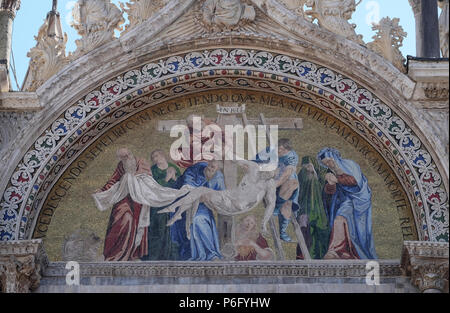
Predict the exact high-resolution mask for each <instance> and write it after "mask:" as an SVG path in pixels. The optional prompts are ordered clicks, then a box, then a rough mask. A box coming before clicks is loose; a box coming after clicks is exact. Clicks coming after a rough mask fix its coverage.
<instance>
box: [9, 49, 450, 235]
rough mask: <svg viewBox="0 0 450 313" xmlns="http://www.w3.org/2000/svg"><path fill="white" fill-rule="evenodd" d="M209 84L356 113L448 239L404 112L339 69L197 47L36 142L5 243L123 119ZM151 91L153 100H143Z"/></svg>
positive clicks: (144, 71) (27, 230) (74, 109)
mask: <svg viewBox="0 0 450 313" xmlns="http://www.w3.org/2000/svg"><path fill="white" fill-rule="evenodd" d="M280 82H281V85H280V86H279V84H280ZM208 88H250V89H255V90H264V91H267V92H273V93H279V94H282V95H286V96H289V97H295V98H298V99H302V100H304V101H310V100H308V99H310V98H311V97H313V95H312V94H314V95H315V96H314V97H316V96H318V97H324V99H326V101H322V102H321V103H323V104H324V105H325V104H327V105H328V103H329V102H330V101H331V102H332V103H333V105H335V106H336V107H337V108H339V110H343V111H345V112H343V113H342V114H345V115H349V116H352V117H353V118H354V120H355V123H356V122H357V123H356V124H355V125H353V124H352V125H351V127H352V128H353V129H354V130H355V131H357V132H358V133H360V134H361V135H362V136H363V137H364V138H367V140H368V141H369V142H372V143H373V145H374V147H377V148H376V149H378V150H379V151H380V153H381V154H382V155H385V156H386V160H387V161H388V163H390V164H391V166H392V168H393V169H394V171H395V172H396V174H397V177H398V178H399V180H400V181H401V182H402V184H403V186H404V187H405V190H406V191H407V193H408V194H409V195H408V196H409V198H410V199H411V204H412V206H413V209H414V211H415V216H416V223H417V227H418V231H419V238H420V240H425V241H428V240H435V241H448V196H447V193H446V191H445V190H444V189H443V187H442V177H441V175H440V173H439V171H438V170H437V169H436V165H435V163H434V161H433V159H432V157H431V155H430V154H429V153H428V151H427V150H426V148H425V147H424V145H423V144H422V143H421V141H420V139H419V138H418V137H417V136H416V135H415V134H414V133H413V131H412V130H411V129H410V127H409V126H408V124H407V123H406V122H405V121H404V120H402V118H401V117H400V116H398V115H397V114H396V113H395V112H393V111H392V109H391V108H390V107H388V106H387V105H386V104H384V103H383V102H382V101H381V100H380V99H378V98H377V97H376V96H375V95H373V94H372V93H371V92H370V91H369V90H367V89H365V88H364V87H361V86H360V85H358V84H357V83H355V82H354V81H353V80H351V79H350V78H347V77H345V76H343V75H341V74H339V73H336V72H334V71H333V70H331V69H328V68H325V67H322V66H320V65H317V64H314V63H311V62H309V61H304V60H299V59H296V58H292V57H290V56H288V55H283V54H274V53H273V52H267V51H253V50H246V49H231V50H224V49H217V50H205V51H196V52H189V53H185V54H179V55H176V56H171V57H168V58H163V59H159V60H155V61H154V62H152V63H149V64H146V65H145V66H143V67H140V68H136V69H134V70H131V71H128V72H126V73H124V74H123V75H121V76H119V77H117V78H116V79H114V80H111V81H109V82H107V83H104V84H103V85H102V86H101V87H100V88H98V89H95V90H92V91H91V92H89V93H88V94H87V95H86V96H85V97H83V98H81V99H80V100H79V101H78V102H77V103H75V104H73V105H72V106H70V107H68V108H66V109H65V110H64V112H63V113H62V114H61V115H60V116H59V117H58V118H55V120H54V122H53V124H52V125H51V126H50V127H49V128H48V129H47V130H46V131H45V132H43V133H42V134H41V135H40V136H39V137H37V139H36V141H35V142H34V144H32V145H30V148H29V150H28V152H26V153H25V154H24V155H23V158H22V160H21V162H20V163H19V164H18V165H17V168H16V170H15V172H14V173H13V174H12V176H11V177H10V179H9V182H10V183H9V185H8V186H7V188H6V190H5V192H4V194H3V196H2V199H1V201H0V217H1V219H0V240H14V239H26V238H29V237H30V236H31V235H32V232H33V225H34V221H35V218H36V217H37V216H38V214H39V210H40V206H41V205H42V204H43V201H42V200H43V199H44V198H45V197H46V194H47V193H48V192H49V191H50V190H51V188H52V186H53V185H52V184H54V183H55V182H56V181H57V180H58V177H59V176H60V175H62V173H63V172H64V169H65V168H66V167H67V166H70V164H71V162H73V160H75V159H76V158H77V157H78V155H79V153H81V152H82V151H83V150H84V149H86V148H87V147H88V146H89V144H90V143H91V142H92V140H96V138H98V136H100V135H101V134H102V133H103V132H105V131H107V129H109V127H110V126H111V125H113V124H114V123H116V122H118V121H119V120H117V119H126V118H127V116H128V115H129V114H133V112H136V110H140V109H143V107H142V108H141V106H142V105H147V106H150V105H155V104H157V103H160V102H162V101H165V100H167V99H172V98H174V97H179V96H181V95H183V94H189V93H193V92H196V91H198V90H202V91H203V90H205V89H208ZM310 93H311V95H310V96H308V95H307V94H310ZM144 95H146V97H147V98H148V99H150V100H149V103H147V104H146V103H144V102H142V101H140V102H139V101H138V102H136V100H138V98H141V97H143V96H144ZM308 97H309V98H308ZM137 103H140V105H138V104H137ZM136 105H138V107H136ZM329 105H331V104H329ZM324 109H327V108H324ZM338 118H339V117H338Z"/></svg>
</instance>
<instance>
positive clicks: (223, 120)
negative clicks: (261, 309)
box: [158, 103, 311, 260]
mask: <svg viewBox="0 0 450 313" xmlns="http://www.w3.org/2000/svg"><path fill="white" fill-rule="evenodd" d="M217 114H218V116H217V119H216V123H217V124H218V125H219V126H221V127H222V128H223V127H224V126H225V125H232V126H235V125H242V126H243V127H246V126H247V125H255V126H257V125H266V126H267V125H278V129H279V130H301V129H302V128H303V120H302V119H301V118H267V119H266V118H265V117H264V115H263V114H262V113H260V116H259V118H258V119H248V118H247V114H246V107H245V104H242V105H241V106H239V104H237V103H233V104H231V105H229V106H220V105H217ZM238 114H239V115H241V117H240V118H238V117H237V115H238ZM186 124H187V121H186V120H163V121H159V123H158V131H160V132H170V130H171V129H172V127H173V126H175V125H186ZM266 131H267V136H268V139H269V142H270V135H269V130H268V129H267V128H266ZM223 170H224V177H225V186H226V188H227V189H232V188H235V187H236V186H237V185H238V182H237V178H238V170H237V165H236V164H235V162H233V161H228V160H224V169H223ZM291 221H292V224H293V226H294V229H295V234H296V236H297V240H298V243H299V245H300V249H301V250H302V253H303V256H304V258H305V259H306V260H309V259H311V256H310V254H309V251H308V249H307V245H306V242H305V238H304V237H303V233H302V231H301V228H300V225H299V224H298V222H297V220H296V219H295V218H292V219H291ZM217 223H218V231H219V237H220V245H221V248H222V252H223V254H224V256H225V257H226V258H227V259H229V260H230V259H231V257H232V256H233V251H234V249H233V237H234V227H235V221H234V218H233V217H230V216H223V215H220V214H219V216H218V221H217ZM270 229H271V234H272V237H273V240H274V243H275V248H276V252H277V256H278V260H285V253H284V250H283V247H282V244H281V239H280V236H279V232H277V230H276V223H275V220H274V217H272V218H271V220H270Z"/></svg>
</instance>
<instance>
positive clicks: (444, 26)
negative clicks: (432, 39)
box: [438, 0, 449, 58]
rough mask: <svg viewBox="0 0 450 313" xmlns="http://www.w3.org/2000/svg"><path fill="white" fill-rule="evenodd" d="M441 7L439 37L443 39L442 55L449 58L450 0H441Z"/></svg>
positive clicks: (439, 2)
mask: <svg viewBox="0 0 450 313" xmlns="http://www.w3.org/2000/svg"><path fill="white" fill-rule="evenodd" d="M438 4H439V7H440V8H441V9H442V12H441V16H440V17H439V37H440V39H441V52H442V57H444V58H448V40H449V0H439V1H438Z"/></svg>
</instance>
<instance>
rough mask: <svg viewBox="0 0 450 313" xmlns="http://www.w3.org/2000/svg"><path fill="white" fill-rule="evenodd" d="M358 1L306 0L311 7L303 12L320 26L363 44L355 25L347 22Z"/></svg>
mask: <svg viewBox="0 0 450 313" xmlns="http://www.w3.org/2000/svg"><path fill="white" fill-rule="evenodd" d="M360 3H361V1H359V2H358V3H356V0H308V1H307V2H306V6H308V7H310V8H311V9H310V10H307V11H306V12H305V14H306V15H307V16H310V17H311V19H312V21H315V20H317V21H318V23H319V26H320V27H323V28H325V29H327V30H329V31H331V32H333V33H335V34H338V35H341V36H344V37H345V38H347V39H350V40H353V41H355V42H357V43H359V44H362V45H364V42H363V40H362V36H361V35H357V34H356V32H355V28H356V25H355V24H350V23H349V22H348V21H349V20H350V19H351V18H352V15H353V12H355V10H356V7H357V6H358V5H359V4H360Z"/></svg>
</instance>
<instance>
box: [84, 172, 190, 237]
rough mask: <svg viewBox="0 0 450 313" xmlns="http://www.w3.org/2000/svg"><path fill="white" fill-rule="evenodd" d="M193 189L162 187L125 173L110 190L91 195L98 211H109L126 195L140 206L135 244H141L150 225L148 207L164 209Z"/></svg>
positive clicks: (147, 176) (154, 181) (141, 175)
mask: <svg viewBox="0 0 450 313" xmlns="http://www.w3.org/2000/svg"><path fill="white" fill-rule="evenodd" d="M193 188H194V187H192V186H188V185H186V186H183V188H181V189H172V188H167V187H163V186H161V185H160V184H158V182H157V181H156V180H155V179H154V178H153V177H152V176H150V175H148V174H138V175H133V174H130V173H125V174H124V175H123V176H122V179H121V180H120V181H119V182H117V183H115V184H114V185H113V186H112V187H111V188H110V189H108V190H106V191H103V192H99V193H96V194H93V195H92V196H93V198H94V200H95V204H96V205H97V208H98V209H99V210H100V211H106V210H109V209H110V208H112V207H113V206H114V204H116V203H118V202H120V201H121V200H123V199H124V198H125V197H126V196H127V195H128V194H129V195H130V197H131V199H132V200H133V201H134V202H136V203H139V204H141V205H142V210H141V213H140V216H139V225H138V231H137V235H136V240H135V244H136V245H137V246H138V245H140V243H141V240H142V236H143V234H144V230H145V228H146V227H148V226H149V225H150V207H154V208H160V207H165V206H167V205H169V204H171V203H172V202H174V201H175V200H176V199H178V198H179V197H182V196H184V195H186V194H187V193H189V192H190V191H191V190H192V189H193Z"/></svg>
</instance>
